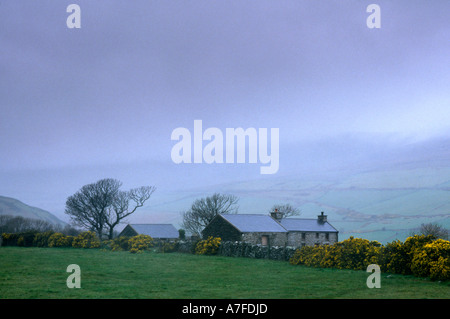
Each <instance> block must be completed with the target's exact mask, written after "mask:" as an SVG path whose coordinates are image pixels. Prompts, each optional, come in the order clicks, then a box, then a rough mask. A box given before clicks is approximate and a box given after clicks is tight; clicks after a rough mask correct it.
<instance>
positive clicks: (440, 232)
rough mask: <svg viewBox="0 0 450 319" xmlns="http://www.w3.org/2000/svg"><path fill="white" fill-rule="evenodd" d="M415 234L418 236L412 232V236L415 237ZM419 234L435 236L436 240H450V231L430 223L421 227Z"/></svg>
mask: <svg viewBox="0 0 450 319" xmlns="http://www.w3.org/2000/svg"><path fill="white" fill-rule="evenodd" d="M414 234H416V233H415V232H412V235H414ZM418 234H420V235H425V236H427V235H433V236H434V237H436V238H441V239H445V240H448V230H447V229H446V228H444V227H443V226H441V225H439V224H436V223H428V224H422V225H420V228H419V230H418Z"/></svg>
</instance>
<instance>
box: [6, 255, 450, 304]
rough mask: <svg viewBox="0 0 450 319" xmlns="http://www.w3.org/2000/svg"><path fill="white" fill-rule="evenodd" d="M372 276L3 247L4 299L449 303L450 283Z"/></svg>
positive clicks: (245, 262)
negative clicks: (376, 280)
mask: <svg viewBox="0 0 450 319" xmlns="http://www.w3.org/2000/svg"><path fill="white" fill-rule="evenodd" d="M70 264H77V265H79V266H80V269H81V288H80V289H77V288H73V289H70V288H68V287H67V285H66V280H67V278H68V276H69V275H71V273H68V272H66V269H67V266H68V265H70ZM369 275H370V274H369V273H367V272H365V271H354V270H338V269H322V268H309V267H305V266H293V265H290V264H289V263H287V262H282V261H273V260H263V259H250V258H233V257H222V256H199V255H190V254H181V253H170V254H163V253H154V252H146V253H143V254H131V253H129V252H125V251H124V252H112V251H103V250H100V249H76V248H34V247H33V248H24V247H0V298H2V299H9V298H14V299H48V298H58V299H74V298H75V299H78V298H85V299H103V298H121V299H122V298H123V299H141V298H152V299H153V298H154V299H187V298H188V299H228V298H230V299H238V298H246V299H247V298H248V299H259V298H263V299H308V298H346V299H353V298H355V299H356V298H364V299H372V298H376V299H385V298H395V299H417V298H419V299H422V298H432V299H441V298H445V299H447V298H450V283H449V282H433V281H430V280H428V279H424V278H417V277H413V276H402V275H392V274H383V273H382V274H381V288H379V289H377V288H373V289H369V288H368V287H367V285H366V280H367V277H368V276H369Z"/></svg>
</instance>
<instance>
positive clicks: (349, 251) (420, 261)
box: [289, 235, 450, 280]
mask: <svg viewBox="0 0 450 319" xmlns="http://www.w3.org/2000/svg"><path fill="white" fill-rule="evenodd" d="M289 262H290V263H291V264H292V265H306V266H312V267H321V268H338V269H354V270H364V269H366V268H367V266H368V265H370V264H378V265H379V266H380V268H381V270H382V271H385V272H389V273H396V274H403V275H407V274H413V275H416V276H422V277H429V278H430V279H432V280H449V279H450V242H449V241H448V240H443V239H437V240H436V239H435V237H433V236H431V235H428V236H425V235H414V236H411V237H408V238H407V239H406V240H405V242H404V243H402V242H400V241H394V242H392V243H388V244H387V245H386V246H382V245H381V244H380V243H378V242H376V241H369V240H366V239H361V238H353V237H350V238H349V239H346V240H344V241H342V242H338V243H335V244H333V245H321V246H305V247H302V248H301V249H297V250H296V251H295V253H294V255H293V256H292V257H291V258H290V260H289Z"/></svg>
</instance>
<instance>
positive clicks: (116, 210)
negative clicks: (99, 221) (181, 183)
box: [106, 186, 156, 239]
mask: <svg viewBox="0 0 450 319" xmlns="http://www.w3.org/2000/svg"><path fill="white" fill-rule="evenodd" d="M155 190H156V188H155V187H153V186H142V187H139V188H134V189H132V190H130V191H128V192H124V191H119V192H118V193H117V195H116V196H115V198H114V200H113V202H112V205H111V206H110V207H109V208H108V210H107V218H106V225H108V228H109V234H108V237H109V239H112V238H113V236H114V227H116V226H117V225H118V224H119V223H120V221H121V220H123V219H124V218H126V217H128V216H130V215H131V214H133V213H134V212H135V211H136V209H138V208H139V207H142V206H144V203H145V202H146V201H147V200H148V199H149V198H150V196H151V195H152V194H153V192H154V191H155ZM131 201H133V204H132V205H131V207H130V202H131Z"/></svg>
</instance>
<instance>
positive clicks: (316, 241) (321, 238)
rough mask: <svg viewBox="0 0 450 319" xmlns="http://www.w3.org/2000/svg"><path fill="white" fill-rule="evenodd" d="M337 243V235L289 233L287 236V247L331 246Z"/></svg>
mask: <svg viewBox="0 0 450 319" xmlns="http://www.w3.org/2000/svg"><path fill="white" fill-rule="evenodd" d="M327 234H328V235H327ZM337 241H338V233H315V232H289V233H288V236H287V245H289V246H300V247H301V246H314V245H333V244H334V243H336V242H337Z"/></svg>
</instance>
